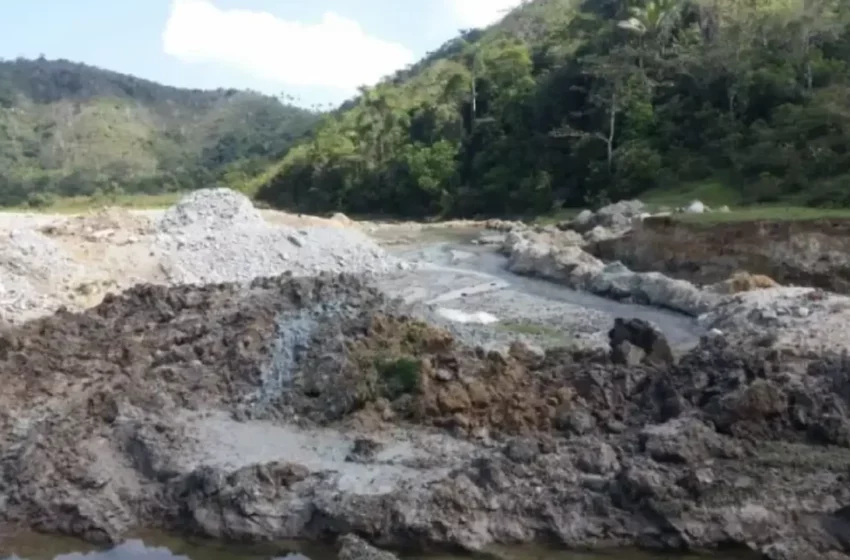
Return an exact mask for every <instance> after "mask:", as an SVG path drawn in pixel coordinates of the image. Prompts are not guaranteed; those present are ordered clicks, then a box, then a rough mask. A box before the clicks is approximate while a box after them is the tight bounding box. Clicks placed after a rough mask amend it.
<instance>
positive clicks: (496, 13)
mask: <svg viewBox="0 0 850 560" xmlns="http://www.w3.org/2000/svg"><path fill="white" fill-rule="evenodd" d="M445 1H446V2H447V3H448V5H449V7H450V9H451V11H452V13H453V14H454V17H455V19H456V20H457V22H458V24H459V25H463V26H468V27H485V26H487V25H490V24H491V23H496V22H497V21H499V20H500V19H502V18H503V17H504V16H505V14H506V13H507V12H508V11H509V10H511V9H513V8H516V7H517V6H519V5H520V4H521V3H522V0H445Z"/></svg>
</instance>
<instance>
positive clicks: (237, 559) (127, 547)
mask: <svg viewBox="0 0 850 560" xmlns="http://www.w3.org/2000/svg"><path fill="white" fill-rule="evenodd" d="M497 557H498V558H500V559H504V560H754V559H755V558H756V557H755V556H752V555H749V554H733V553H729V554H712V555H695V554H689V555H681V554H678V555H670V554H667V555H658V554H651V553H645V552H641V551H635V550H612V551H610V552H606V553H593V554H590V553H581V552H567V551H558V550H551V549H542V548H536V547H519V548H509V549H500V550H498V551H494V554H493V555H490V554H488V555H486V556H485V557H484V558H497ZM0 558H2V559H3V560H13V559H14V560H188V559H191V560H282V559H284V558H286V559H287V560H336V554H335V551H334V548H333V547H332V546H327V545H316V544H300V543H273V544H271V543H270V544H259V545H228V544H222V543H214V542H208V541H197V540H186V539H181V538H174V537H168V536H163V535H155V536H148V537H145V538H143V539H138V540H128V541H127V542H125V543H123V544H121V545H118V546H115V547H112V548H109V549H97V548H93V547H91V546H90V545H86V544H84V543H80V542H77V541H75V540H73V539H66V538H61V537H44V536H36V535H23V536H18V537H15V538H11V539H7V540H6V541H3V540H0ZM403 558H405V560H471V558H472V557H469V556H467V557H463V556H451V555H433V556H404V557H403ZM479 558H481V557H479Z"/></svg>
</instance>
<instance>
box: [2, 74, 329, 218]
mask: <svg viewBox="0 0 850 560" xmlns="http://www.w3.org/2000/svg"><path fill="white" fill-rule="evenodd" d="M318 118H319V117H318V115H316V114H314V113H313V112H310V111H307V110H304V109H299V108H296V107H291V106H287V105H283V104H282V103H280V102H279V101H278V100H277V99H275V98H273V97H269V96H265V95H261V94H258V93H254V92H248V91H236V90H216V91H200V90H187V89H179V88H174V87H168V86H163V85H160V84H157V83H154V82H150V81H147V80H142V79H138V78H135V77H132V76H128V75H125V74H119V73H116V72H110V71H107V70H103V69H100V68H95V67H92V66H87V65H84V64H77V63H74V62H69V61H66V60H45V59H38V60H24V59H18V60H14V61H0V204H19V203H22V202H29V203H31V204H34V205H35V204H40V203H44V202H45V201H47V200H49V199H50V198H52V197H54V196H57V195H58V196H78V195H93V194H96V193H102V192H107V193H115V192H126V193H152V194H153V193H161V192H169V191H174V190H183V189H192V188H198V187H203V186H208V185H209V184H210V183H213V182H222V181H223V182H230V183H238V182H239V181H240V180H244V178H245V177H246V176H250V175H253V174H255V173H257V172H258V171H259V170H261V169H263V168H265V167H266V166H267V165H268V163H269V162H270V161H272V160H274V159H278V158H280V157H282V156H283V155H284V154H285V153H286V151H287V150H288V148H289V147H290V146H291V145H292V144H293V142H295V141H296V140H298V139H300V138H302V137H304V135H305V133H307V132H308V131H309V130H310V129H311V128H312V127H313V126H314V125H315V123H316V122H317V121H318Z"/></svg>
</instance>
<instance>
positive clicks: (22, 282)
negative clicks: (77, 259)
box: [0, 229, 78, 322]
mask: <svg viewBox="0 0 850 560" xmlns="http://www.w3.org/2000/svg"><path fill="white" fill-rule="evenodd" d="M77 272H78V266H77V265H76V264H75V263H74V262H73V260H72V259H71V258H70V257H69V256H68V255H67V254H65V252H64V251H62V249H61V248H60V247H59V246H58V245H56V243H54V242H53V241H52V240H51V239H49V238H47V237H45V236H44V235H42V234H40V233H38V232H37V231H34V230H27V229H20V230H12V231H9V232H3V233H0V311H2V319H3V320H4V321H13V322H19V321H24V320H27V319H29V318H32V317H35V316H39V315H41V314H43V313H45V312H50V311H52V310H55V309H57V308H58V307H59V306H60V305H62V300H61V298H60V297H59V295H60V292H61V291H62V289H63V287H66V286H67V285H68V284H69V283H70V282H71V279H72V278H73V277H74V275H75V274H76V273H77Z"/></svg>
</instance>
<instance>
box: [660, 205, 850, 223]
mask: <svg viewBox="0 0 850 560" xmlns="http://www.w3.org/2000/svg"><path fill="white" fill-rule="evenodd" d="M675 219H676V220H678V221H681V222H687V223H696V224H718V223H730V222H750V221H759V220H767V221H803V220H824V219H850V208H810V207H807V206H778V205H777V206H773V205H770V206H747V207H744V208H735V209H733V210H732V211H731V212H709V213H706V214H676V216H675Z"/></svg>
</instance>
